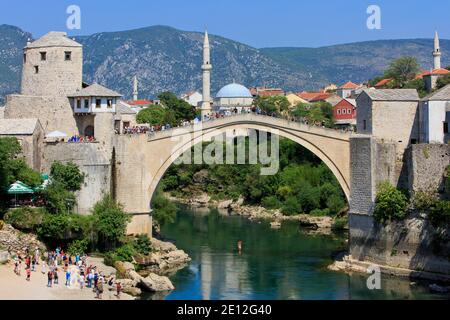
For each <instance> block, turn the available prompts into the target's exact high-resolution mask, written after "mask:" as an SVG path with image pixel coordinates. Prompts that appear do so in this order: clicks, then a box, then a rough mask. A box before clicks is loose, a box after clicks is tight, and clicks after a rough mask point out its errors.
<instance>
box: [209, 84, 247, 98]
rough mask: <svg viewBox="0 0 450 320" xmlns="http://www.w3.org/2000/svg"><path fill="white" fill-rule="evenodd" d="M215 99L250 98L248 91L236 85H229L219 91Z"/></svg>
mask: <svg viewBox="0 0 450 320" xmlns="http://www.w3.org/2000/svg"><path fill="white" fill-rule="evenodd" d="M216 97H217V98H252V97H253V96H252V94H251V93H250V90H248V89H247V88H246V87H244V86H243V85H241V84H238V83H231V84H228V85H226V86H225V87H223V88H222V89H220V90H219V92H218V93H217V95H216Z"/></svg>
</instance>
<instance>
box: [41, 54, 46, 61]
mask: <svg viewBox="0 0 450 320" xmlns="http://www.w3.org/2000/svg"><path fill="white" fill-rule="evenodd" d="M41 61H47V52H41Z"/></svg>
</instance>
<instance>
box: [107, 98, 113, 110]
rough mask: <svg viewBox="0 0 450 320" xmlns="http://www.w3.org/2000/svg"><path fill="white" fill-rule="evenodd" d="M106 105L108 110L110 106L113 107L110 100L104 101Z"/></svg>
mask: <svg viewBox="0 0 450 320" xmlns="http://www.w3.org/2000/svg"><path fill="white" fill-rule="evenodd" d="M106 104H107V106H108V108H112V106H113V101H112V99H108V100H106Z"/></svg>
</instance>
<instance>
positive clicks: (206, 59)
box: [201, 31, 212, 118]
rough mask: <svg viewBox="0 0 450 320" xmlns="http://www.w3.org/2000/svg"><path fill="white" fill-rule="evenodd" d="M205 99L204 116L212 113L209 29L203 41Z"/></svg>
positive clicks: (203, 102)
mask: <svg viewBox="0 0 450 320" xmlns="http://www.w3.org/2000/svg"><path fill="white" fill-rule="evenodd" d="M202 70H203V101H202V105H201V111H202V118H203V117H204V116H206V115H208V114H210V113H211V103H212V101H211V70H212V65H211V60H210V50H209V38H208V31H205V40H204V43H203V65H202Z"/></svg>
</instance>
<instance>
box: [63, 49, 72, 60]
mask: <svg viewBox="0 0 450 320" xmlns="http://www.w3.org/2000/svg"><path fill="white" fill-rule="evenodd" d="M64 59H65V60H66V61H70V60H72V52H71V51H66V52H64Z"/></svg>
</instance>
